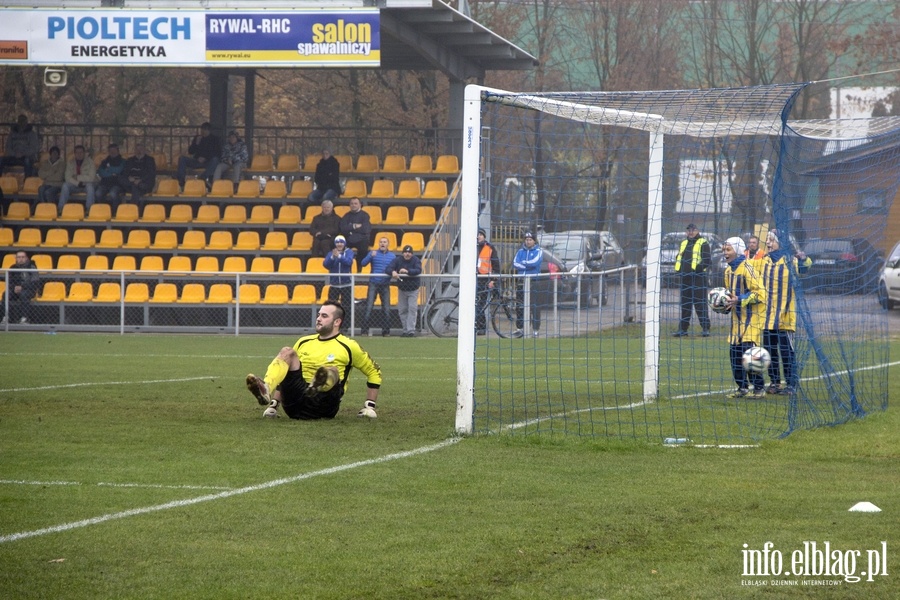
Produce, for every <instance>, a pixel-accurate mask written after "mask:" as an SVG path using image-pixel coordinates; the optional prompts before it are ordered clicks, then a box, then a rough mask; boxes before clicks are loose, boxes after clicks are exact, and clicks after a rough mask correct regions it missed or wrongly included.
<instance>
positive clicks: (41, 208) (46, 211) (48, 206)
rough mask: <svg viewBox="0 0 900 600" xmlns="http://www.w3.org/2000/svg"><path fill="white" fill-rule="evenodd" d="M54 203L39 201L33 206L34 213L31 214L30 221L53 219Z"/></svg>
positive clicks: (54, 216)
mask: <svg viewBox="0 0 900 600" xmlns="http://www.w3.org/2000/svg"><path fill="white" fill-rule="evenodd" d="M56 217H57V214H56V204H54V203H53V202H39V203H38V204H37V205H36V206H35V207H34V213H32V215H31V220H32V221H55V220H56Z"/></svg>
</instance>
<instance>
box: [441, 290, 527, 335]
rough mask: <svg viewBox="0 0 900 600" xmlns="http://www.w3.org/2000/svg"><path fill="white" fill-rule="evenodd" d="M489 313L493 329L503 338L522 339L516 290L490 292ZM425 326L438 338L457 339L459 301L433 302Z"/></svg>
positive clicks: (454, 299) (442, 299)
mask: <svg viewBox="0 0 900 600" xmlns="http://www.w3.org/2000/svg"><path fill="white" fill-rule="evenodd" d="M489 293H490V297H489V298H488V304H487V306H488V313H489V314H490V315H491V328H493V330H494V332H495V333H496V334H497V335H498V336H500V337H501V338H512V337H521V334H520V335H519V336H517V335H516V331H517V330H518V327H516V314H517V311H518V307H519V301H518V299H517V298H516V292H515V290H514V289H513V290H509V291H507V290H504V291H502V292H498V291H496V290H490V291H489ZM425 324H426V325H427V326H428V329H430V330H431V333H433V334H434V335H436V336H437V337H457V336H458V335H459V300H457V299H456V298H441V299H440V300H437V301H435V302H433V303H432V304H431V305H430V306H429V307H428V309H427V310H426V311H425Z"/></svg>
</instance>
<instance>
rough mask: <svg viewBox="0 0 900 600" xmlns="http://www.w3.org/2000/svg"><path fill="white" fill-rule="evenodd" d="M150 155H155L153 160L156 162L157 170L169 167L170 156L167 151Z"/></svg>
mask: <svg viewBox="0 0 900 600" xmlns="http://www.w3.org/2000/svg"><path fill="white" fill-rule="evenodd" d="M150 156H152V157H153V162H155V163H156V170H157V171H163V170H165V169H168V168H169V156H168V155H167V154H166V153H165V152H157V153H155V154H151V155H150Z"/></svg>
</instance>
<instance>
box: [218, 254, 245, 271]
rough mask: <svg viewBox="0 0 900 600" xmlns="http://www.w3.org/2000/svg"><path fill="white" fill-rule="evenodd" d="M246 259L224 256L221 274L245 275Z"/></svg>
mask: <svg viewBox="0 0 900 600" xmlns="http://www.w3.org/2000/svg"><path fill="white" fill-rule="evenodd" d="M246 272H247V259H246V258H244V257H243V256H226V257H225V260H224V261H222V273H246Z"/></svg>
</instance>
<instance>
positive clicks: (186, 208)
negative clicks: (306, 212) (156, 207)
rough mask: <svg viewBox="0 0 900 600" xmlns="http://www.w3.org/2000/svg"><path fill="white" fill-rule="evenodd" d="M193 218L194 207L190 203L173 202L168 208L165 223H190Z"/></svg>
mask: <svg viewBox="0 0 900 600" xmlns="http://www.w3.org/2000/svg"><path fill="white" fill-rule="evenodd" d="M193 220H194V209H193V207H191V205H190V204H173V205H172V206H171V208H169V217H168V218H167V219H166V223H190V222H191V221H193Z"/></svg>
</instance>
